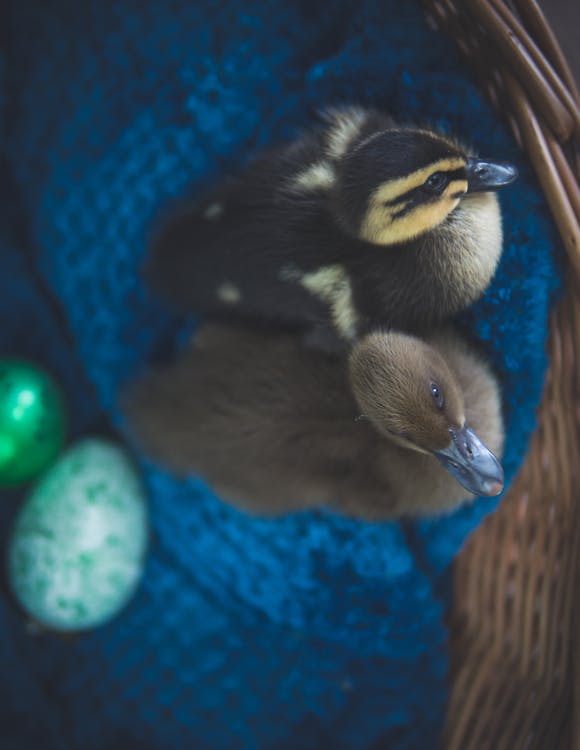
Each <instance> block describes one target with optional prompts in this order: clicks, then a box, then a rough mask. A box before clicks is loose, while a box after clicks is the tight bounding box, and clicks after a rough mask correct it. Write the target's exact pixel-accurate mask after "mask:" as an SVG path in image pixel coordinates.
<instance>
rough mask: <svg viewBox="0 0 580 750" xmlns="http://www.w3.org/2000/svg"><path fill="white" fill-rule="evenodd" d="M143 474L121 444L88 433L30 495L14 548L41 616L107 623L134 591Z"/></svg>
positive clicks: (17, 589) (20, 577)
mask: <svg viewBox="0 0 580 750" xmlns="http://www.w3.org/2000/svg"><path fill="white" fill-rule="evenodd" d="M147 535H148V534H147V511H146V503H145V496H144V492H143V489H142V487H141V484H140V481H139V478H138V476H137V474H136V472H135V470H134V468H133V466H132V465H131V462H130V461H129V459H128V457H127V455H126V454H125V452H124V451H123V450H121V449H120V448H118V447H117V446H116V445H114V444H113V443H110V442H107V441H104V440H101V439H97V438H89V439H85V440H83V441H82V442H80V443H77V444H76V445H74V446H73V447H71V448H70V449H69V450H68V451H66V452H65V454H64V455H63V456H62V457H61V459H60V460H59V461H58V462H57V463H56V464H55V465H54V466H53V467H52V468H51V469H50V470H49V471H48V472H47V473H46V474H45V476H44V477H43V478H42V479H41V480H40V482H39V483H38V485H37V486H36V487H35V489H34V490H33V491H32V492H31V493H30V495H29V497H28V499H27V500H26V501H25V503H24V505H23V507H22V509H21V511H20V513H19V515H18V517H17V519H16V523H15V525H14V528H13V531H12V536H11V540H10V544H9V550H8V573H9V579H10V583H11V587H12V590H13V591H14V594H15V596H16V598H17V599H18V601H19V602H20V604H21V605H22V607H23V608H24V609H25V610H26V611H27V612H28V613H29V614H30V615H31V616H32V618H34V619H35V620H36V621H38V622H40V623H41V624H43V625H45V626H48V627H49V628H53V629H55V630H60V631H77V630H82V629H85V628H90V627H95V626H97V625H101V624H103V623H105V622H107V621H108V620H110V619H111V618H112V617H114V616H115V615H116V614H117V613H118V612H119V611H120V610H121V609H122V608H123V606H124V605H125V604H126V603H127V602H128V600H129V599H130V597H131V595H132V594H133V593H134V591H135V589H136V587H137V584H138V582H139V579H140V577H141V574H142V571H143V561H144V555H145V551H146V546H147Z"/></svg>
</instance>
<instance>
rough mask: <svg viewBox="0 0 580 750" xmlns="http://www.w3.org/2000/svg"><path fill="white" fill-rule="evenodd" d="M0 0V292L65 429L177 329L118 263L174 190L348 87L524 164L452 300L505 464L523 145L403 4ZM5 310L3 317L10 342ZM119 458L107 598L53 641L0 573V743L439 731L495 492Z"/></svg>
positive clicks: (536, 201)
mask: <svg viewBox="0 0 580 750" xmlns="http://www.w3.org/2000/svg"><path fill="white" fill-rule="evenodd" d="M8 6H9V7H8V12H7V14H6V15H7V18H6V23H5V24H4V29H5V36H6V40H7V41H6V43H5V45H4V50H3V59H2V63H1V64H0V87H1V86H2V85H4V86H5V89H4V91H3V92H1V93H0V102H4V105H5V108H6V111H5V113H4V117H2V115H1V113H0V122H2V130H0V132H2V137H3V139H4V142H3V148H4V151H5V154H7V158H8V159H9V169H10V172H11V173H12V175H13V176H14V179H15V181H16V187H14V186H12V185H11V186H10V187H9V192H10V194H17V195H18V201H19V203H18V214H19V217H20V221H21V223H22V224H23V225H25V226H26V227H27V233H28V240H27V241H26V243H24V240H22V239H21V238H19V236H18V233H14V232H12V229H11V226H12V225H10V226H8V224H7V225H6V232H4V233H3V234H2V235H1V236H0V241H2V243H3V244H2V247H1V248H0V249H1V251H2V252H1V254H0V264H1V268H2V276H1V277H0V278H1V279H2V280H3V281H2V282H1V283H2V285H3V292H6V296H5V297H4V298H0V305H1V307H0V309H1V310H2V314H3V316H5V317H7V318H9V319H10V320H13V321H16V320H20V319H22V316H29V319H30V321H31V325H30V330H29V332H28V337H29V339H30V342H31V343H30V345H29V344H27V345H26V346H30V356H33V357H34V358H35V359H36V360H37V361H38V362H40V363H45V364H47V365H49V366H51V367H52V368H53V369H55V371H56V372H57V376H58V377H59V378H60V380H61V383H63V385H64V387H65V389H66V392H67V394H68V397H69V402H70V404H71V410H72V412H73V417H74V420H73V421H74V426H75V429H76V431H77V432H80V431H87V430H89V429H91V427H92V426H93V425H94V424H95V420H96V419H97V412H101V413H103V414H104V415H106V417H107V418H108V419H109V420H110V421H111V423H112V424H114V425H115V427H116V428H117V430H119V434H120V435H121V436H123V435H124V425H123V419H122V415H121V414H120V413H119V412H118V409H117V407H116V403H117V396H118V393H119V388H120V385H121V384H122V383H124V382H126V381H127V380H129V379H130V378H132V377H133V376H135V375H136V374H137V373H138V372H139V371H140V370H141V369H142V368H144V367H145V366H146V365H147V362H149V361H150V360H151V358H152V357H154V356H158V355H159V353H160V352H163V351H164V350H166V349H167V348H171V346H172V344H173V343H174V342H178V341H179V337H180V334H181V333H182V331H183V325H182V322H181V321H176V320H175V319H172V318H171V317H170V315H169V314H168V312H167V311H166V310H164V309H163V308H162V307H161V306H160V303H159V302H156V301H155V300H153V299H152V298H151V296H150V295H149V293H148V291H147V290H146V289H145V288H144V286H143V285H142V283H141V281H140V279H139V275H138V268H139V267H140V264H141V262H142V259H143V255H144V253H145V251H146V245H147V240H148V237H149V236H150V233H151V229H152V227H153V226H154V225H155V222H157V221H158V220H159V217H160V216H161V215H162V214H163V213H164V212H166V211H167V210H168V209H169V207H170V206H171V203H172V201H173V200H174V199H175V198H177V197H181V196H183V195H185V194H187V193H195V192H196V191H199V190H200V189H202V188H203V187H204V186H205V185H206V184H207V183H208V182H209V181H211V180H213V179H215V178H216V177H218V176H220V175H225V174H227V173H229V172H232V171H234V170H235V169H237V168H238V167H240V166H241V165H243V164H244V163H245V162H246V161H247V159H248V158H249V157H250V156H251V155H253V154H254V153H256V151H257V150H259V149H260V148H262V147H264V146H266V145H269V144H272V143H276V142H278V141H280V140H281V139H284V138H288V137H291V136H293V135H295V134H296V133H297V132H298V131H299V129H300V128H301V127H303V126H304V125H305V124H306V123H308V122H309V121H310V120H311V118H312V115H313V113H314V111H315V110H316V109H317V108H318V107H320V106H323V105H327V104H333V103H334V104H337V103H345V102H357V103H361V104H372V105H376V106H379V107H381V108H383V109H385V110H387V111H389V112H392V113H393V114H395V115H397V116H398V117H400V118H401V119H405V120H411V121H417V122H421V123H422V122H424V121H426V120H428V121H430V122H432V123H436V124H438V125H439V126H440V127H443V128H444V129H447V130H449V131H453V132H454V133H456V134H458V135H459V136H461V137H462V138H463V139H464V140H466V141H470V142H472V143H473V144H474V145H476V147H477V149H478V151H479V152H480V153H482V155H487V156H491V157H494V158H498V159H507V160H511V161H514V162H516V163H517V164H518V166H519V168H520V170H521V178H520V180H519V182H518V183H517V184H516V185H515V186H513V187H512V188H510V189H509V190H507V191H506V192H505V193H502V207H503V214H504V224H505V227H504V229H505V250H504V255H503V259H502V262H501V266H500V269H499V271H498V273H497V275H496V277H495V279H494V281H493V283H492V285H491V287H490V289H489V291H488V293H487V294H486V296H485V298H484V299H483V301H481V302H480V303H478V304H477V305H476V306H475V307H474V308H473V309H472V310H471V311H469V312H468V313H467V314H466V315H464V316H463V317H462V324H463V325H464V327H465V329H466V330H467V332H468V334H469V335H470V336H471V337H472V338H473V339H474V340H477V341H479V342H480V343H481V346H482V348H483V350H484V351H486V352H487V354H488V355H489V357H490V360H491V361H492V363H493V364H494V366H495V367H496V369H497V372H498V374H499V376H500V378H501V382H502V384H503V392H504V398H505V418H506V425H507V444H506V452H505V460H504V467H505V470H506V475H507V478H508V479H510V478H512V477H513V476H514V474H515V472H516V470H517V468H518V466H519V464H520V462H521V460H522V458H523V456H524V454H525V451H526V447H527V443H528V440H529V436H530V434H531V431H532V430H533V427H534V424H535V417H534V408H535V407H536V406H537V404H538V402H539V398H540V393H541V385H542V382H543V377H544V372H545V367H546V360H545V355H544V342H545V338H546V331H547V318H548V311H549V306H550V303H551V302H552V301H553V299H554V297H555V294H556V292H557V290H558V288H559V281H558V279H559V273H558V265H559V260H558V257H559V251H558V252H556V251H555V249H554V245H555V242H556V239H555V238H556V234H555V231H554V229H553V227H552V225H551V222H550V221H549V219H548V217H547V214H546V211H545V207H544V203H543V200H542V197H541V194H540V191H539V188H538V185H537V184H536V181H535V180H534V178H533V177H532V173H531V169H530V167H529V165H528V163H527V162H526V160H525V158H524V157H523V156H522V154H521V153H520V152H519V151H518V150H517V148H516V146H515V144H514V143H513V142H512V140H511V139H510V137H509V136H508V135H507V133H506V131H505V130H504V128H503V127H502V126H500V125H499V124H498V122H497V120H496V118H495V116H494V114H493V113H492V112H491V110H490V108H489V107H488V105H487V104H486V103H485V101H484V100H483V98H482V97H481V96H480V94H479V93H478V91H477V88H476V87H475V85H474V84H473V82H472V81H471V80H470V79H469V76H468V73H467V71H465V70H464V69H463V67H462V65H461V64H460V62H459V60H458V58H457V57H456V55H455V53H454V50H453V49H452V43H451V42H450V40H449V39H447V38H444V37H440V36H438V35H437V34H434V33H433V32H432V31H430V30H429V29H428V28H427V26H426V25H425V23H424V21H423V18H422V13H421V10H420V7H419V6H418V5H415V4H414V3H411V2H400V0H381V1H380V2H378V0H356V2H355V1H354V0H334V1H333V2H320V3H319V2H312V0H310V1H308V2H307V1H296V0H294V1H293V0H204V1H203V2H195V3H192V2H186V0H165V2H163V3H160V2H154V0H125V2H123V3H107V2H102V0H84V2H82V3H78V2H77V1H76V0H54V1H53V2H50V3H46V2H44V0H18V1H16V0H12V2H9V3H8ZM23 243H24V244H26V246H27V247H29V248H30V253H29V254H27V255H26V258H25V259H24V258H23V254H24V249H25V248H24V244H23ZM5 250H6V252H5ZM43 289H44V291H43ZM15 290H16V291H15ZM18 290H21V291H22V293H21V294H20V295H19V294H18V293H16V292H18ZM49 300H56V301H57V304H58V305H59V306H60V309H61V311H62V313H63V319H64V320H63V321H59V320H58V317H59V316H58V315H57V313H56V312H55V311H54V309H53V308H52V307H51V306H50V304H49ZM18 316H20V317H18ZM14 325H16V324H15V323H14ZM59 326H60V327H59ZM64 329H66V331H67V333H66V335H65V334H64V333H63V330H64ZM20 330H22V329H20ZM12 335H13V334H12V333H11V328H10V326H5V325H4V323H3V327H2V330H1V331H0V336H1V337H2V338H1V340H2V344H3V346H4V348H6V349H7V350H8V351H10V349H11V336H12ZM69 336H70V338H69ZM13 338H14V336H13ZM16 339H17V340H18V341H20V338H19V336H16ZM10 353H12V352H10ZM85 379H86V381H87V382H85ZM93 392H94V394H96V395H95V396H94V397H93V395H92V394H93ZM135 458H136V460H137V462H138V465H139V467H140V469H141V471H142V474H143V478H144V481H145V483H146V486H147V489H148V491H149V497H150V511H151V519H152V528H153V537H152V542H151V548H150V554H149V557H148V563H147V568H146V572H145V576H144V579H143V583H142V585H141V587H140V590H139V592H138V594H137V596H136V597H135V599H134V600H133V602H132V603H131V604H130V606H129V607H128V608H127V609H126V610H125V611H124V612H123V613H122V614H121V616H119V617H118V618H117V619H116V620H114V621H113V622H112V623H110V624H109V625H107V626H105V627H103V628H100V629H98V630H95V631H93V632H90V633H86V634H82V635H78V636H76V637H74V638H72V639H71V638H67V639H61V638H59V637H58V636H54V635H44V636H40V637H38V638H31V637H30V636H29V635H27V634H26V631H25V629H24V627H23V620H22V618H21V616H20V615H19V613H18V612H17V610H16V608H15V607H14V605H13V604H12V603H11V602H10V600H9V597H8V596H7V595H6V596H3V597H2V598H0V627H1V628H2V638H1V639H0V665H1V666H2V671H3V674H4V675H5V677H7V679H4V680H2V681H0V698H1V700H0V726H2V731H3V732H4V733H5V737H7V738H8V740H7V742H8V745H7V747H9V748H11V749H12V748H14V750H20V748H28V747H38V746H39V745H40V744H41V745H42V747H44V748H47V750H53V749H54V750H56V749H57V748H58V749H60V748H78V747H81V748H83V750H93V749H94V750H109V749H113V748H117V747H119V748H121V747H123V748H139V750H181V748H184V749H187V750H190V748H196V750H206V749H207V750H222V749H224V750H225V749H226V748H227V750H252V749H253V748H260V750H284V749H288V750H290V749H292V750H317V749H318V748H330V747H332V748H335V749H336V750H343V749H344V750H351V748H352V749H354V748H357V750H359V749H361V748H372V747H379V746H380V747H388V748H394V749H395V750H419V749H421V750H423V748H426V747H429V748H431V747H435V746H436V744H437V737H438V734H439V730H440V727H441V722H442V720H443V713H444V706H445V674H446V669H447V655H446V650H445V641H446V631H445V627H444V624H443V615H444V610H445V601H444V599H443V595H442V594H441V593H440V589H441V587H440V586H439V584H440V582H441V574H442V573H443V572H444V571H446V570H447V569H448V567H449V563H450V561H451V560H452V558H453V556H454V555H455V554H456V552H457V551H458V549H459V548H460V546H461V544H462V543H463V541H464V540H465V538H466V536H467V535H468V533H469V532H470V531H471V530H472V529H473V528H474V527H475V526H476V525H477V524H478V523H479V522H480V520H481V519H482V518H483V517H484V516H485V514H486V513H488V512H490V511H491V510H492V509H493V508H494V507H495V506H496V504H497V502H498V501H497V500H485V501H478V502H477V503H475V504H473V505H472V506H470V507H469V508H466V509H463V510H460V511H458V512H456V513H454V514H451V515H449V516H446V517H444V518H441V519H438V520H433V521H429V522H421V523H405V524H399V523H381V524H368V523H359V522H355V521H352V520H347V519H344V518H341V517H339V516H336V515H332V514H330V513H318V512H317V513H302V514H297V515H291V516H288V517H285V518H282V519H279V520H268V521H266V520H256V519H252V518H250V517H247V516H245V515H244V514H242V513H239V512H237V511H236V510H234V509H232V508H230V507H228V506H226V505H224V504H223V503H222V502H221V501H220V500H219V499H218V498H216V497H215V496H214V495H213V494H212V493H211V492H210V491H209V489H208V488H207V487H206V486H205V485H204V483H203V482H202V481H201V480H196V479H191V480H189V481H185V482H178V481H176V480H175V479H174V478H173V477H172V476H170V475H169V474H167V473H165V472H163V471H161V470H159V468H158V467H155V466H154V465H152V464H151V463H150V462H149V461H148V460H147V458H146V457H144V456H139V455H136V457H135ZM8 502H9V503H10V502H13V501H11V500H10V499H9V501H8ZM10 507H14V506H13V505H11V506H10ZM6 518H7V516H6ZM6 518H5V516H4V515H2V516H0V519H1V520H2V522H3V524H4V530H5V529H6V523H7V521H6ZM31 717H34V721H31Z"/></svg>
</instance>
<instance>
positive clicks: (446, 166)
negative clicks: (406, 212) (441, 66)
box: [371, 157, 465, 203]
mask: <svg viewBox="0 0 580 750" xmlns="http://www.w3.org/2000/svg"><path fill="white" fill-rule="evenodd" d="M464 166H465V159H461V158H460V157H454V158H452V159H440V160H439V161H435V162H433V163H432V164H429V166H428V167H421V169H417V170H416V171H415V172H411V174H408V175H405V177H399V178H397V179H396V180H390V181H389V182H385V183H383V184H382V185H379V187H378V188H377V189H376V190H375V192H374V193H373V194H372V196H371V202H372V203H385V202H386V201H392V200H395V198H398V196H399V195H404V194H405V193H408V192H409V190H413V189H414V188H418V187H419V186H420V185H422V184H423V183H424V182H425V180H426V179H427V178H428V177H430V176H431V175H432V174H433V173H434V172H452V171H453V170H455V169H460V168H461V167H464Z"/></svg>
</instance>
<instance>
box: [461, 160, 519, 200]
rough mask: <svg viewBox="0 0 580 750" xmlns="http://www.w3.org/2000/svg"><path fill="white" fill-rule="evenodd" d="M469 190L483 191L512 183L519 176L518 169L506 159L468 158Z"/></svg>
mask: <svg viewBox="0 0 580 750" xmlns="http://www.w3.org/2000/svg"><path fill="white" fill-rule="evenodd" d="M465 169H466V171H467V192H468V193H481V192H485V191H489V190H499V188H502V187H505V186H506V185H511V184H512V182H515V180H517V178H518V170H517V169H516V168H515V167H514V165H513V164H508V162H505V161H485V159H468V160H467V164H466V166H465Z"/></svg>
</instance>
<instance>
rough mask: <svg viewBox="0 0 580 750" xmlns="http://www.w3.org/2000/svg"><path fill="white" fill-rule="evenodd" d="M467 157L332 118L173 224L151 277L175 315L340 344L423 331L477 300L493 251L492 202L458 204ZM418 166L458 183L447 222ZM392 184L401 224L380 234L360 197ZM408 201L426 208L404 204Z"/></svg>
mask: <svg viewBox="0 0 580 750" xmlns="http://www.w3.org/2000/svg"><path fill="white" fill-rule="evenodd" d="M385 133H387V134H388V135H387V136H385V135H384V134H385ZM385 138H386V142H383V141H385ZM375 141H377V143H376V144H374V142H375ZM399 142H400V148H399V147H398V144H399ZM361 144H362V145H361ZM374 145H376V148H377V150H378V152H379V154H378V156H377V157H376V159H375V154H374V153H373V151H372V149H373V147H374ZM389 149H391V150H392V151H394V152H395V153H394V154H391V156H389V153H386V152H388V151H389ZM360 151H364V154H363V155H362V156H361V155H360V154H359V152H360ZM402 152H404V153H405V154H406V156H405V158H402V157H401V153H402ZM385 153H386V156H385ZM391 157H392V158H391ZM401 159H402V161H403V163H400V160H401ZM381 160H382V163H381V167H380V169H378V168H375V167H374V166H373V165H374V163H375V161H381ZM467 160H468V157H467V156H466V155H465V154H464V152H463V151H460V150H459V147H457V146H455V145H454V144H452V142H451V141H447V140H446V139H444V138H442V137H441V136H437V135H433V134H431V133H429V132H427V131H419V130H417V129H413V128H402V129H401V128H397V127H396V126H395V125H394V123H393V121H392V120H390V119H389V118H387V117H385V116H384V115H381V114H378V113H376V112H369V111H366V110H361V109H349V110H338V111H335V112H333V113H329V114H328V115H327V116H326V123H325V124H323V125H321V126H320V127H318V128H315V129H313V130H312V131H310V132H309V133H307V134H306V135H304V136H303V137H302V138H300V139H299V140H297V141H296V142H294V143H291V144H289V145H288V146H286V147H283V148H280V149H278V150H274V151H272V152H270V153H268V154H265V155H264V156H262V157H261V158H259V159H258V160H256V161H255V162H253V163H252V164H251V165H250V166H249V167H248V168H247V169H246V170H245V171H244V172H242V173H241V174H240V175H239V176H238V177H236V178H233V179H231V180H229V181H228V182H227V183H226V184H224V185H223V186H222V187H220V188H218V189H217V190H216V191H214V192H213V193H212V194H210V195H209V196H208V197H207V198H206V199H205V200H203V201H202V202H200V203H199V204H197V205H193V206H185V207H184V208H183V209H182V210H181V211H179V212H178V213H176V214H175V215H174V216H173V217H171V218H170V219H169V220H168V221H167V222H166V223H165V225H164V226H163V227H162V228H161V231H160V232H159V233H158V234H157V236H156V238H155V240H154V242H153V245H152V248H151V253H150V255H149V259H148V267H147V272H148V277H149V279H150V282H151V284H152V286H153V287H154V289H156V290H157V291H158V292H159V293H160V294H161V295H162V296H163V297H165V298H166V299H167V300H169V301H170V302H171V303H172V304H174V305H175V306H176V307H177V308H179V309H181V310H183V311H187V312H196V313H203V314H210V315H218V316H220V315H222V316H226V317H235V318H237V319H245V320H247V321H258V322H267V323H275V324H278V325H280V324H282V325H284V324H285V325H287V326H290V327H293V328H303V329H305V330H307V331H317V330H321V331H325V330H326V331H330V332H331V333H332V334H333V335H334V336H335V338H336V339H337V341H342V342H348V341H352V340H355V339H356V338H357V337H358V336H360V335H362V334H364V333H365V332H367V331H369V330H372V329H373V328H376V327H377V326H381V325H382V326H395V327H397V328H399V329H400V330H405V331H421V330H425V329H427V328H429V327H431V326H434V325H435V324H437V323H438V322H440V321H441V320H443V319H445V318H447V317H449V316H451V315H453V314H454V313H456V312H457V311H458V310H461V309H463V308H464V307H466V306H468V305H469V304H470V303H471V302H473V301H474V300H475V299H477V298H478V297H479V296H480V295H481V294H482V293H483V291H484V289H485V288H486V287H487V285H488V283H489V281H490V279H491V277H492V276H493V273H494V271H495V268H496V265H497V262H498V259H499V256H500V254H501V243H502V232H501V216H500V211H499V205H498V201H497V198H496V197H495V195H494V194H493V193H492V192H473V193H470V192H467V193H466V194H465V195H464V193H465V191H466V189H467V187H466V186H467V180H466V177H465V174H464V172H465V168H464V167H461V166H459V167H458V166H457V165H458V164H464V163H466V161H467ZM425 162H429V164H435V165H436V166H437V165H439V166H441V165H443V166H446V165H447V166H450V168H453V169H451V171H449V170H448V171H447V172H446V174H447V173H449V174H450V175H453V176H454V180H455V182H453V183H452V184H450V185H449V191H451V190H453V188H454V186H456V187H457V186H459V188H458V193H460V194H461V197H460V199H459V198H452V197H451V198H450V197H447V198H446V201H447V202H446V204H445V207H444V209H442V210H443V211H448V213H447V214H446V215H445V216H444V217H443V219H441V216H439V214H440V213H441V211H439V213H438V211H437V210H436V206H437V205H440V203H441V200H440V196H436V198H437V200H438V201H439V203H438V204H436V203H435V202H434V199H433V196H430V195H425V194H423V193H421V190H420V189H418V188H416V187H415V188H412V184H414V183H413V179H415V178H414V177H413V175H415V176H416V175H419V178H420V179H421V178H422V176H423V177H424V176H425V174H428V171H427V172H426V171H425V170H426V169H427V168H426V167H425ZM375 172H376V174H375ZM407 172H410V174H411V183H410V185H411V187H409V185H408V186H407V188H408V189H406V191H405V184H404V183H405V180H407V178H408V175H407ZM415 181H416V180H415ZM393 185H395V186H397V185H398V186H399V188H397V189H400V190H403V191H405V201H404V202H403V203H399V204H396V205H395V206H394V208H398V209H399V210H398V212H397V213H398V214H400V213H401V212H402V216H401V217H398V218H396V220H395V219H393V220H392V221H390V223H389V229H388V230H387V231H386V232H383V233H382V234H381V231H382V230H381V225H380V223H381V222H382V221H383V217H382V216H380V215H379V214H375V215H373V214H372V212H371V210H370V209H369V201H374V202H375V203H376V201H377V195H379V198H380V194H381V193H380V191H381V190H383V193H384V192H385V190H386V193H385V194H386V195H390V194H391V193H389V190H390V187H392V186H393ZM385 186H386V187H385ZM458 193H453V195H457V194H458ZM414 194H415V196H414ZM417 195H418V196H419V198H420V200H421V201H424V204H423V203H422V204H421V205H420V206H414V205H413V201H414V200H419V199H418V198H417V197H416V196H417ZM396 200H397V199H395V201H394V202H395V203H396ZM357 201H358V205H357ZM390 202H391V203H393V200H391V201H390ZM387 203H389V201H384V202H383V203H381V205H380V206H379V207H378V208H377V209H376V210H377V211H378V210H383V209H382V208H381V206H382V205H386V204H387ZM409 205H410V206H411V208H409ZM450 206H453V208H452V209H450ZM375 208H376V206H375ZM417 208H419V209H421V210H419V211H418V210H416V209H417ZM448 209H449V210H448ZM373 210H375V209H373ZM384 211H386V212H387V214H388V216H390V214H392V212H393V211H392V210H391V209H390V208H388V207H387V208H385V209H384ZM405 211H407V212H410V213H413V211H414V212H415V213H416V214H417V215H416V217H415V219H414V220H413V221H411V217H410V216H409V217H407V218H405V213H404V212H405ZM388 216H387V217H386V218H385V219H384V220H385V221H387V220H388ZM439 219H441V220H439ZM373 222H374V223H373ZM405 222H407V223H405ZM430 222H437V224H436V226H433V227H432V228H430V229H428V230H426V231H421V230H420V228H417V226H415V225H419V227H420V226H423V228H425V227H426V226H427V225H429V226H430ZM399 224H402V225H403V226H402V228H401V227H400V226H399ZM375 230H376V231H375ZM417 231H418V232H419V234H418V235H417V236H411V237H408V238H407V239H405V237H407V236H408V235H409V234H414V233H415V232H417ZM375 235H376V236H375Z"/></svg>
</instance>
